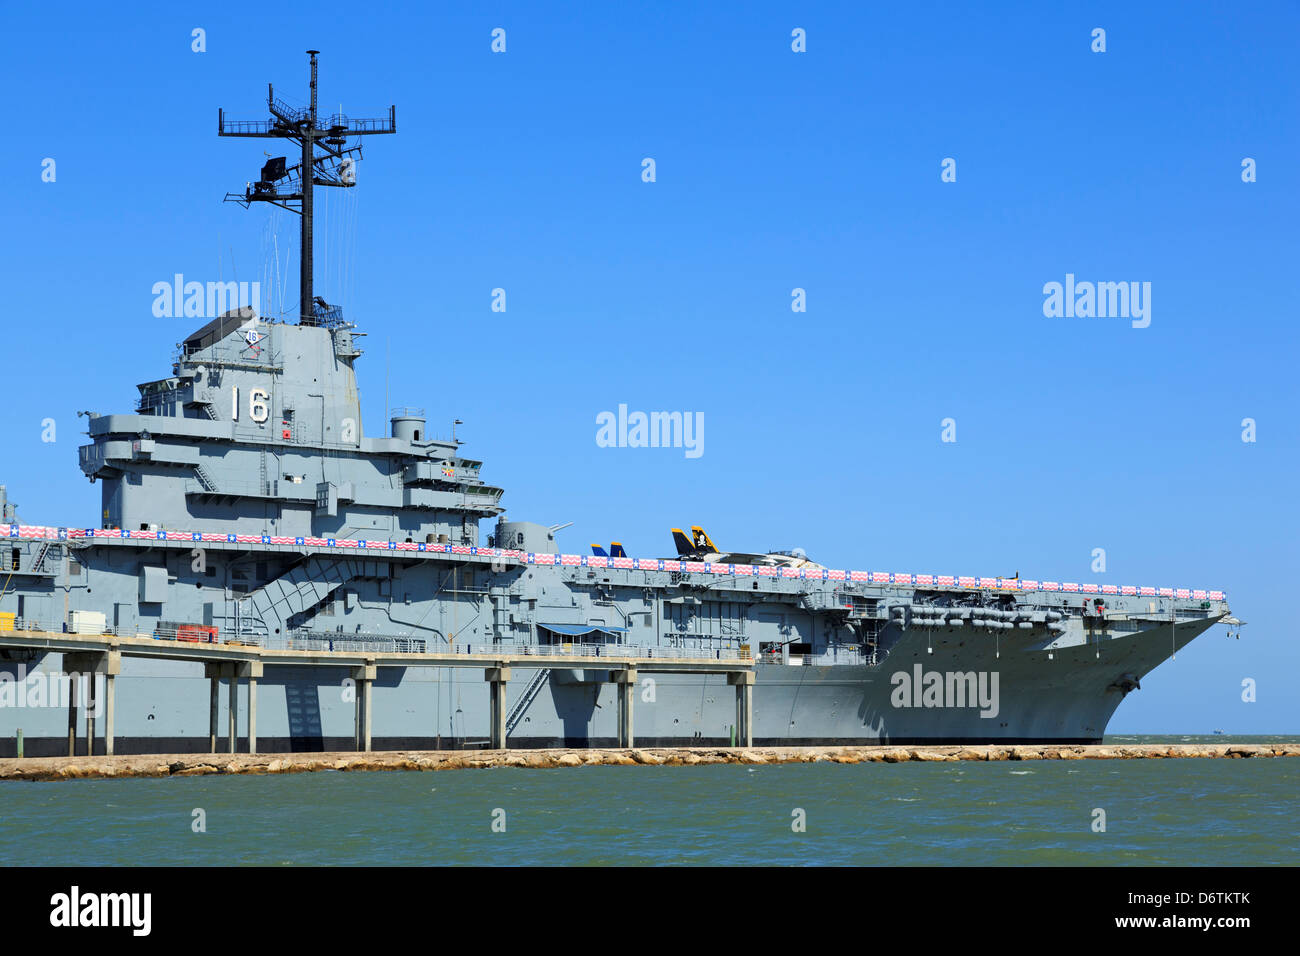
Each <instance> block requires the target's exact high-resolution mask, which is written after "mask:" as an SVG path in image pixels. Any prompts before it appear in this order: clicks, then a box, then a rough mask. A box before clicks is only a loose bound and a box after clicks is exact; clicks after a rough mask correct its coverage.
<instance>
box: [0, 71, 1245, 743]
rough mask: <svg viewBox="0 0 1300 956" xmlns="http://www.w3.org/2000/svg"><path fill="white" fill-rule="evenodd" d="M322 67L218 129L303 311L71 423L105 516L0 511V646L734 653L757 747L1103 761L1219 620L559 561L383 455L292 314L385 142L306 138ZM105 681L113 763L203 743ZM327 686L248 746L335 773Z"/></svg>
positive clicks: (478, 486) (315, 311)
mask: <svg viewBox="0 0 1300 956" xmlns="http://www.w3.org/2000/svg"><path fill="white" fill-rule="evenodd" d="M316 71H317V60H316V54H315V53H314V52H312V53H311V105H310V107H305V108H296V109H295V108H291V107H289V106H288V105H286V104H285V103H284V102H282V101H281V100H279V99H277V98H276V97H275V95H274V91H273V90H272V91H270V92H269V93H268V97H267V106H268V111H269V114H270V116H269V118H268V119H264V120H254V121H232V120H230V119H228V118H227V117H226V116H225V114H224V113H222V114H220V116H219V133H220V134H221V135H225V136H238V137H259V138H279V139H281V140H282V141H286V142H290V143H293V144H294V146H295V147H299V148H301V157H300V158H298V157H272V158H270V159H269V161H268V162H267V163H266V165H265V166H264V167H263V169H262V171H261V174H260V175H259V178H258V180H257V181H256V182H253V183H250V184H249V186H248V187H247V189H246V190H245V192H243V193H241V194H235V195H233V196H230V197H228V198H231V199H234V200H235V201H238V202H241V203H243V204H244V205H246V206H247V205H252V204H253V203H255V202H266V203H271V204H273V205H277V206H282V207H284V208H287V209H291V210H293V211H295V212H298V213H300V214H301V217H302V218H301V229H302V237H301V244H302V248H301V252H302V255H301V262H302V271H301V275H300V285H301V293H302V294H301V304H300V308H299V309H298V310H297V312H298V314H297V315H296V316H291V317H289V318H288V319H286V320H276V319H268V318H265V317H262V316H259V315H258V314H257V313H256V312H255V311H253V310H252V309H249V308H237V309H230V310H226V311H224V312H222V313H221V314H219V315H214V316H205V317H207V318H209V319H210V320H209V321H207V322H205V323H204V324H202V325H201V326H200V327H198V328H196V329H195V330H194V331H193V332H192V333H191V334H190V335H188V336H187V337H186V338H185V339H184V340H183V341H182V342H181V343H180V344H179V347H178V349H177V351H176V353H175V354H174V356H173V360H172V362H171V367H170V370H169V371H168V372H167V374H165V375H163V376H162V377H160V378H158V379H157V380H155V381H150V382H146V383H144V384H141V385H139V386H138V391H139V395H138V398H137V399H136V403H135V407H134V408H133V409H131V410H129V411H126V412H123V413H103V414H101V413H96V412H87V413H84V414H85V415H86V416H87V422H88V425H89V429H88V434H89V439H90V440H89V443H88V444H86V445H84V446H83V447H81V448H80V466H81V470H82V471H83V472H84V473H85V475H86V476H87V477H88V478H89V479H90V481H92V482H97V483H99V484H100V486H101V488H102V509H103V510H102V514H101V515H98V516H96V518H95V519H94V520H93V521H92V522H90V523H89V524H88V525H85V526H73V525H64V526H46V525H26V524H23V523H22V521H21V520H20V519H19V518H18V515H17V512H16V509H15V507H14V505H12V504H11V503H10V502H9V501H8V499H7V498H6V497H4V493H3V490H2V489H0V506H2V507H3V516H2V517H0V522H3V523H2V524H0V534H4V535H5V536H7V538H8V541H7V542H6V546H5V548H4V549H3V553H0V576H2V579H3V583H4V587H3V592H2V594H0V629H3V630H34V631H46V632H55V633H60V632H71V633H105V634H115V635H123V636H129V637H137V636H146V637H149V638H151V639H154V640H159V641H176V640H180V641H185V640H190V641H209V642H224V643H239V644H245V645H260V646H262V647H265V648H281V649H283V648H314V649H338V650H367V649H369V650H377V651H382V652H384V653H394V652H397V653H400V652H407V651H409V652H422V651H437V652H439V653H458V652H464V653H476V652H480V653H481V652H483V651H485V650H489V649H492V650H500V651H509V652H511V653H527V652H528V651H529V649H534V652H545V653H547V654H564V653H575V654H593V653H604V654H612V655H619V654H638V655H641V656H648V657H653V656H656V655H658V656H673V655H680V656H684V657H685V656H689V657H693V658H700V657H715V658H738V659H745V658H752V659H753V660H754V662H755V663H754V672H755V675H756V677H755V682H754V690H753V708H754V717H753V726H752V732H753V738H754V742H755V743H756V744H828V743H846V744H847V743H873V742H906V743H942V742H1075V743H1077V742H1094V741H1098V740H1100V739H1101V737H1102V734H1103V733H1104V731H1105V729H1106V724H1107V722H1108V721H1109V719H1110V717H1111V715H1112V714H1113V713H1114V711H1115V709H1116V707H1118V706H1119V704H1120V702H1121V701H1122V700H1123V699H1124V697H1125V696H1126V695H1127V694H1129V693H1131V692H1133V691H1134V690H1137V689H1138V688H1139V687H1140V681H1141V680H1142V678H1143V677H1144V676H1145V675H1146V674H1147V673H1148V672H1149V671H1151V669H1152V668H1154V667H1156V665H1158V664H1159V663H1160V662H1161V661H1163V660H1165V659H1166V658H1168V657H1169V656H1170V655H1171V654H1173V653H1175V652H1176V650H1177V649H1179V648H1181V647H1183V646H1184V645H1185V644H1187V643H1188V642H1189V641H1191V640H1192V639H1193V638H1195V637H1196V636H1198V635H1200V634H1202V633H1203V632H1205V631H1206V630H1207V629H1209V628H1210V627H1211V626H1212V625H1214V624H1215V623H1216V622H1219V621H1223V620H1226V621H1227V622H1228V623H1229V624H1231V623H1233V622H1234V619H1232V618H1229V617H1228V615H1229V609H1228V605H1227V601H1226V598H1225V595H1224V594H1223V593H1222V592H1221V591H1215V590H1206V589H1199V588H1172V587H1154V586H1151V587H1148V586H1128V585H1110V584H1100V583H1083V584H1079V583H1068V582H1067V583H1062V582H1055V581H1044V580H1028V579H1022V578H1020V577H1015V578H1006V577H998V576H994V577H984V576H966V575H960V574H933V573H921V574H918V573H910V572H909V573H902V572H897V571H889V570H884V571H854V570H844V569H836V568H828V567H823V566H821V565H819V564H816V563H814V562H812V561H809V560H807V559H806V558H805V557H804V556H803V555H801V554H798V553H781V552H772V553H757V552H756V553H745V554H736V553H728V552H724V551H721V550H719V548H718V547H717V546H715V545H714V544H713V542H712V541H711V540H710V539H709V537H708V535H707V533H705V532H704V531H703V529H702V528H699V527H695V528H693V529H692V533H691V534H690V535H687V534H686V533H685V532H680V531H676V529H674V531H675V535H674V537H675V539H676V547H675V551H676V554H675V555H674V556H672V557H668V558H662V557H651V558H635V557H630V556H628V555H627V554H626V553H624V552H623V550H622V548H621V547H618V546H615V547H614V548H613V549H611V551H610V552H606V551H605V549H604V548H601V547H597V548H593V549H592V550H593V553H592V554H585V555H579V554H561V553H559V551H558V548H557V546H556V540H555V532H556V530H557V529H556V527H554V526H549V525H547V524H545V523H541V522H531V521H523V520H507V519H506V517H505V514H504V508H503V506H502V503H501V502H502V498H503V490H502V488H501V487H498V486H495V485H490V484H487V483H485V480H484V478H483V463H482V462H480V461H476V460H474V459H471V458H467V457H465V456H464V455H462V454H461V446H460V442H459V441H457V440H455V438H454V434H453V438H451V439H450V440H446V439H439V438H434V437H432V436H431V435H430V434H429V431H428V424H427V418H426V415H425V413H424V412H423V411H422V410H419V409H409V408H408V409H399V410H395V411H394V412H393V414H392V415H391V427H390V431H389V433H388V434H387V435H384V436H382V437H370V436H367V435H365V434H363V430H362V426H361V423H362V415H361V408H360V404H359V399H358V391H357V382H356V373H355V367H356V363H357V361H358V360H359V359H360V358H361V355H362V350H361V348H360V347H359V340H360V338H361V336H362V335H363V333H362V332H361V331H360V330H359V329H358V327H357V325H356V324H355V323H354V322H352V321H349V320H348V319H346V318H345V317H344V314H343V311H342V309H341V308H340V307H339V306H337V305H331V304H329V303H326V302H325V301H324V300H323V299H322V298H319V297H317V296H315V295H313V286H312V224H313V198H312V197H313V188H314V187H316V186H332V187H338V188H350V187H352V186H354V185H355V176H354V175H353V172H354V168H355V167H354V166H353V165H352V164H353V163H354V162H355V160H356V159H357V158H359V155H360V145H359V144H360V142H361V137H364V136H368V135H373V134H382V133H393V132H395V131H396V111H395V110H394V109H391V108H390V110H389V112H388V116H387V117H386V118H384V119H379V120H358V119H350V118H348V117H346V116H332V117H328V118H325V117H323V116H321V115H320V114H319V113H318V111H317V106H316ZM268 155H269V154H268ZM290 159H298V161H297V162H296V163H294V164H293V165H290V164H289V160H290ZM304 170H309V171H310V172H309V173H308V174H306V175H304ZM86 358H87V359H90V358H91V356H90V355H87V356H86ZM707 505H708V502H707V501H704V500H701V501H700V502H699V507H700V508H701V509H705V508H707ZM481 525H482V526H483V527H481ZM485 536H486V540H484V538H485ZM62 667H63V662H62V660H61V657H60V655H59V654H57V653H48V652H43V651H40V650H26V651H24V650H12V649H11V650H4V651H0V754H6V755H12V754H13V753H14V752H15V738H16V735H17V732H18V730H19V729H20V728H21V729H22V731H23V735H24V739H25V752H26V754H27V755H29V756H36V755H42V754H60V753H65V752H66V749H65V748H66V736H65V732H64V731H65V709H61V708H58V707H53V706H48V705H45V704H47V703H48V701H37V700H35V696H34V694H33V688H36V687H38V686H39V685H40V684H41V682H42V681H43V680H44V681H46V682H47V683H48V684H49V685H50V686H52V685H53V682H56V681H57V675H59V674H61V673H62ZM117 682H118V688H119V690H118V694H119V697H118V705H117V706H118V709H117V752H118V753H133V752H134V753H144V752H152V753H158V752H164V753H165V752H188V751H200V750H204V749H206V748H207V746H208V730H209V723H208V708H207V697H208V679H207V678H206V677H205V672H204V668H203V665H202V664H201V663H186V662H181V661H173V660H149V659H141V658H127V659H124V661H123V664H122V670H121V673H120V675H119V676H118V677H117ZM342 690H343V688H341V686H340V678H339V672H338V671H337V670H336V669H330V668H320V669H314V668H307V667H276V666H271V665H268V666H267V668H266V671H265V673H264V675H263V677H262V679H261V683H260V695H259V710H260V718H259V719H260V728H259V729H260V740H259V746H260V747H261V749H262V750H263V751H304V750H329V749H350V748H351V746H352V744H353V740H354V737H353V713H354V705H353V703H351V702H349V699H348V697H347V695H346V694H345V693H343V692H342ZM488 694H489V686H488V685H487V684H486V683H485V682H484V680H483V679H482V675H481V673H473V672H472V671H468V670H467V669H465V668H440V667H424V666H411V667H399V668H385V669H384V670H382V671H381V673H380V675H379V678H378V680H377V681H376V684H375V687H374V690H373V695H374V696H373V707H374V723H375V726H376V728H378V729H379V733H378V734H377V735H376V737H375V740H374V746H375V747H377V748H382V749H389V748H448V747H452V748H455V747H466V746H481V745H482V744H483V743H484V742H485V741H486V740H487V738H488V723H489V708H488ZM507 695H508V696H507V700H506V708H507V712H508V720H507V731H508V741H509V744H510V745H511V746H519V747H529V746H549V745H557V744H563V745H568V746H573V745H583V744H589V745H599V746H608V745H611V744H612V743H614V741H615V740H616V734H617V728H616V720H617V717H616V709H617V708H616V689H615V687H614V686H613V685H612V684H610V683H609V682H608V681H607V680H602V679H601V675H600V672H592V671H590V670H586V671H583V670H578V669H574V670H569V669H566V668H557V667H539V668H536V669H533V670H527V669H520V668H516V672H515V676H514V677H513V679H512V680H511V682H510V683H509V685H508V690H507ZM636 706H637V730H638V733H637V738H638V743H641V744H644V745H647V746H651V745H658V746H664V745H691V744H727V743H729V742H731V740H732V735H733V734H734V725H735V722H736V710H735V704H734V696H733V694H732V691H731V688H730V687H728V685H727V678H726V675H724V674H718V675H707V674H664V675H660V676H658V677H657V679H656V680H655V681H654V682H653V683H652V684H649V685H647V686H646V687H644V688H640V689H639V690H638V698H637V701H636Z"/></svg>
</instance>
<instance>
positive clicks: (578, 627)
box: [538, 624, 627, 637]
mask: <svg viewBox="0 0 1300 956" xmlns="http://www.w3.org/2000/svg"><path fill="white" fill-rule="evenodd" d="M538 627H544V628H546V629H547V630H548V631H551V632H553V633H555V634H567V635H568V636H570V637H579V636H581V635H583V634H590V633H591V632H592V631H596V632H598V633H600V634H612V635H614V636H618V635H620V634H626V633H627V628H625V627H607V626H606V625H604V624H539V625H538Z"/></svg>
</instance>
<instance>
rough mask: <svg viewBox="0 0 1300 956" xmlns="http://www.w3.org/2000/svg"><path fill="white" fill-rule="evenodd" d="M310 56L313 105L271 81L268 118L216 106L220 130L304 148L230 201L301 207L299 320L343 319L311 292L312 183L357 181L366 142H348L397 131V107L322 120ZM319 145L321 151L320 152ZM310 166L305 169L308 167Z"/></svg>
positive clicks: (275, 162)
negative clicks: (288, 99)
mask: <svg viewBox="0 0 1300 956" xmlns="http://www.w3.org/2000/svg"><path fill="white" fill-rule="evenodd" d="M319 52H320V51H319V50H308V51H307V54H308V55H309V56H310V57H311V106H310V107H309V108H307V109H295V108H293V107H291V106H289V104H287V103H285V102H284V101H283V100H280V99H277V98H276V96H275V89H274V88H273V87H272V85H271V84H270V83H268V84H267V85H266V105H267V108H268V109H269V110H270V113H271V118H270V119H269V120H228V119H226V114H225V111H224V110H221V109H218V110H217V135H218V136H243V137H260V138H271V137H275V138H279V139H289V140H293V141H294V142H295V143H297V144H298V145H299V146H300V147H301V150H302V159H301V161H299V162H298V163H296V164H294V165H293V166H286V165H285V160H286V158H287V157H284V156H275V157H269V156H268V159H267V161H266V163H265V164H264V165H263V166H262V171H261V173H260V174H259V176H258V179H257V182H252V183H249V184H248V185H247V186H246V187H245V189H244V192H242V193H226V202H237V203H239V204H240V205H241V206H243V207H244V208H245V209H247V208H248V207H249V205H251V204H252V203H255V202H269V203H271V204H273V205H276V206H279V207H280V208H281V209H288V210H289V211H290V212H296V213H298V215H299V216H301V217H302V230H301V245H302V254H301V256H300V257H299V258H300V259H301V262H300V265H299V268H300V271H299V281H298V288H299V293H300V301H299V305H298V324H299V325H334V324H336V323H337V322H341V321H342V310H341V309H339V308H338V307H337V306H330V305H328V304H327V303H326V302H325V300H324V299H318V298H316V297H315V296H313V294H312V291H313V290H312V215H313V212H312V187H313V186H341V187H349V186H355V185H356V184H357V179H356V161H357V160H358V159H360V158H361V145H360V143H357V144H356V145H354V146H349V145H348V140H349V139H350V138H351V137H354V136H374V135H376V134H378V133H396V132H397V107H395V106H390V107H388V118H387V119H349V118H348V117H347V116H344V115H343V114H341V113H339V114H335V115H334V116H331V117H330V118H329V121H328V122H327V123H324V124H322V123H321V121H320V117H319V116H318V115H317V112H316V54H317V53H319ZM318 150H320V152H318ZM304 170H308V171H309V172H308V173H307V174H306V175H304V174H303V171H304Z"/></svg>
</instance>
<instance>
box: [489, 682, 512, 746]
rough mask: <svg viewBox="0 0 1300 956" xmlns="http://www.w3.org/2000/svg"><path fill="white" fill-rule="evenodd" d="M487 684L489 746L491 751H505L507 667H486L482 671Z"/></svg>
mask: <svg viewBox="0 0 1300 956" xmlns="http://www.w3.org/2000/svg"><path fill="white" fill-rule="evenodd" d="M483 679H484V680H486V681H487V682H488V688H489V691H488V698H489V701H488V704H489V706H490V707H491V715H490V721H489V722H490V724H491V729H490V735H491V738H492V739H491V741H490V742H489V746H490V747H491V748H492V749H493V750H505V749H506V684H507V683H508V682H509V680H510V668H509V667H488V668H485V669H484V671H483Z"/></svg>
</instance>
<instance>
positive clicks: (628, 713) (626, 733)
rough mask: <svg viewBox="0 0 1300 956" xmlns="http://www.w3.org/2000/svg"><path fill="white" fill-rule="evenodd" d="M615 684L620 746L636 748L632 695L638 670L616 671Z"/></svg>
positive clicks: (630, 668)
mask: <svg viewBox="0 0 1300 956" xmlns="http://www.w3.org/2000/svg"><path fill="white" fill-rule="evenodd" d="M614 683H615V685H617V687H618V745H619V746H620V747H635V746H636V742H635V734H634V733H633V728H632V694H633V692H634V689H635V688H636V668H635V667H628V668H624V669H623V670H620V671H614Z"/></svg>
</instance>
